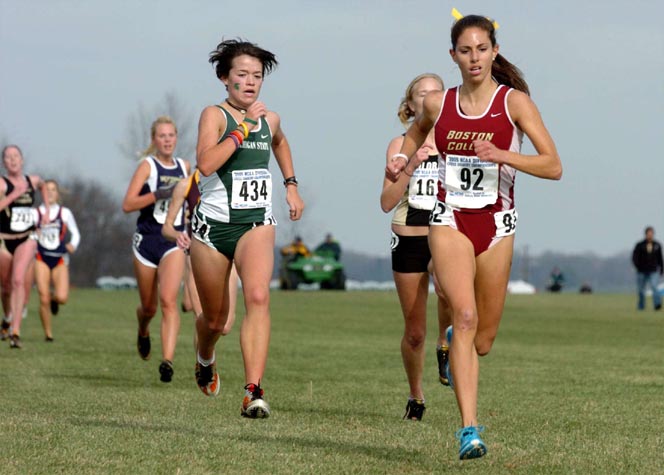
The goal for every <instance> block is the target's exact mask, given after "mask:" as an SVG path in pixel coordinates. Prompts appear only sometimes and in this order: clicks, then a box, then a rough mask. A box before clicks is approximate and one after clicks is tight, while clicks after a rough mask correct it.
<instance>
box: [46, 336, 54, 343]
mask: <svg viewBox="0 0 664 475" xmlns="http://www.w3.org/2000/svg"><path fill="white" fill-rule="evenodd" d="M44 341H45V342H46V343H53V337H52V336H47V337H46V338H44Z"/></svg>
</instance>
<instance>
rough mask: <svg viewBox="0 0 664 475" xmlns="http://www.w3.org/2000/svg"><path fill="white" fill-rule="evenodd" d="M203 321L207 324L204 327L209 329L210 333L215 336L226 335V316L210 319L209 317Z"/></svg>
mask: <svg viewBox="0 0 664 475" xmlns="http://www.w3.org/2000/svg"><path fill="white" fill-rule="evenodd" d="M203 321H204V322H205V323H204V325H205V326H206V327H207V330H208V331H209V332H210V333H213V334H215V335H217V334H221V335H226V334H227V333H228V331H226V333H224V328H225V327H226V316H225V315H223V316H222V315H218V316H217V318H208V317H207V316H204V317H203Z"/></svg>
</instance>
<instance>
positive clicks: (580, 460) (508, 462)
mask: <svg viewBox="0 0 664 475" xmlns="http://www.w3.org/2000/svg"><path fill="white" fill-rule="evenodd" d="M136 303H137V295H136V293H135V292H134V291H110V292H104V291H98V290H75V291H73V292H72V296H71V302H70V304H68V305H67V306H65V307H62V309H61V312H60V315H59V316H57V317H56V319H55V324H54V335H55V342H54V343H52V344H47V343H45V342H44V341H43V334H42V331H41V325H40V323H39V318H38V315H37V309H36V296H35V295H33V296H32V300H31V303H30V314H29V317H28V319H27V320H26V321H25V322H24V327H23V335H22V336H23V338H22V339H23V341H24V349H22V350H10V349H9V345H8V344H7V343H6V342H4V343H3V345H2V347H0V374H1V378H2V379H1V380H0V398H1V400H2V404H3V406H2V407H3V416H2V417H1V418H0V447H1V449H2V450H0V473H2V474H30V473H43V474H54V473H77V474H88V473H127V474H129V473H131V474H157V473H165V474H171V473H173V474H176V473H183V474H185V473H187V474H188V473H192V474H196V473H265V474H272V473H279V474H280V473H283V474H289V473H302V474H309V473H316V474H320V473H330V474H345V473H408V474H415V473H434V472H435V473H441V472H442V473H446V472H461V473H470V474H473V473H482V474H493V473H524V474H531V473H546V474H548V473H561V474H566V473H597V474H607V473H625V474H635V473H644V474H651V473H664V436H663V435H662V433H663V430H662V427H664V314H662V313H655V312H653V311H646V312H641V313H637V312H636V311H635V310H634V307H635V297H634V296H632V295H583V296H582V295H571V294H570V295H565V294H562V295H544V294H541V295H533V296H510V297H509V298H508V301H507V305H506V309H505V315H504V318H503V322H502V325H501V329H500V332H499V334H498V338H497V340H496V343H495V345H494V349H493V351H492V353H491V354H490V355H489V356H487V357H485V358H483V359H482V360H481V363H480V368H481V371H480V401H479V416H480V423H481V424H483V425H485V426H486V432H485V434H484V440H485V442H486V443H487V446H488V448H489V452H488V454H487V456H486V457H484V458H482V459H479V460H474V461H468V462H460V461H458V460H457V451H458V443H457V441H456V439H455V438H454V432H455V430H456V429H457V428H458V425H459V415H458V411H457V408H456V404H455V400H454V396H453V394H452V392H451V390H450V389H448V388H445V387H443V386H441V385H440V384H439V383H438V382H437V372H436V366H435V355H434V349H435V348H434V345H435V330H436V328H435V325H434V320H433V318H431V319H430V320H429V330H430V332H429V336H428V342H427V367H426V381H425V396H426V398H427V412H426V414H425V417H424V420H423V421H422V422H421V423H414V422H406V421H402V420H401V417H402V415H403V410H404V407H405V403H406V398H407V396H408V387H407V384H406V378H405V374H404V371H403V368H402V364H401V357H400V353H399V340H400V337H401V331H402V322H401V316H400V312H399V309H398V305H397V300H396V295H395V294H394V293H391V292H346V293H321V292H292V293H283V292H274V293H273V295H272V317H273V338H272V343H271V346H270V358H269V361H268V368H267V373H266V376H265V379H264V381H263V386H264V387H265V389H266V399H267V400H268V401H269V403H270V405H271V407H272V410H273V413H272V416H271V417H270V418H269V419H267V420H245V419H243V418H241V417H240V415H239V407H240V403H241V398H242V394H243V393H242V386H243V384H244V381H243V374H242V362H241V357H240V352H239V344H238V334H239V333H238V331H237V330H238V329H239V326H237V325H236V328H234V330H233V333H232V334H231V335H229V336H227V337H225V338H223V339H222V340H221V341H220V343H219V344H218V348H217V354H218V360H219V363H220V370H221V376H222V392H221V394H220V396H219V397H218V398H216V399H210V398H206V397H205V396H203V394H202V393H201V392H200V391H199V390H198V388H197V387H196V384H195V381H194V378H193V364H194V356H193V348H192V330H193V328H192V325H191V321H192V320H191V316H190V315H184V316H183V320H182V322H183V325H182V332H181V335H180V340H179V343H178V353H177V355H176V360H175V377H174V381H173V383H171V384H163V383H161V382H160V381H159V375H158V372H157V367H158V365H159V354H160V343H159V339H158V334H159V330H158V328H159V327H158V325H155V324H154V323H157V322H154V323H153V327H152V334H153V356H152V359H151V360H150V361H148V362H144V361H142V360H140V358H139V357H138V354H137V353H136V349H135V332H136V323H135V317H134V308H135V306H136ZM430 304H431V307H430V308H431V309H432V310H433V308H434V307H433V302H430ZM431 315H434V313H433V312H431ZM155 337H156V338H155Z"/></svg>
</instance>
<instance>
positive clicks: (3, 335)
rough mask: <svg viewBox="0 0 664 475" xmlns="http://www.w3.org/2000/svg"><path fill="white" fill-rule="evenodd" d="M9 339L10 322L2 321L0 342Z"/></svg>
mask: <svg viewBox="0 0 664 475" xmlns="http://www.w3.org/2000/svg"><path fill="white" fill-rule="evenodd" d="M7 338H9V322H8V321H7V320H5V319H4V318H3V319H2V327H0V340H2V341H5V340H6V339H7Z"/></svg>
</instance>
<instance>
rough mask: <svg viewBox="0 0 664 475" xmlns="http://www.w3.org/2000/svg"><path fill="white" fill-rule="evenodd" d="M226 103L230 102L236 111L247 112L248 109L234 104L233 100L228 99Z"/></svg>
mask: <svg viewBox="0 0 664 475" xmlns="http://www.w3.org/2000/svg"><path fill="white" fill-rule="evenodd" d="M226 104H228V105H229V106H231V107H232V108H233V109H235V110H236V111H238V112H240V113H242V114H246V113H247V109H242V108H241V107H238V106H236V105H235V104H233V103H232V102H231V101H229V100H228V99H226Z"/></svg>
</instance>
